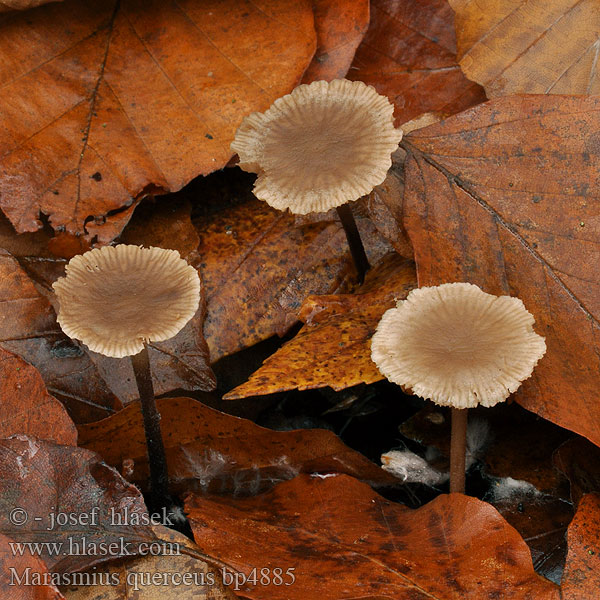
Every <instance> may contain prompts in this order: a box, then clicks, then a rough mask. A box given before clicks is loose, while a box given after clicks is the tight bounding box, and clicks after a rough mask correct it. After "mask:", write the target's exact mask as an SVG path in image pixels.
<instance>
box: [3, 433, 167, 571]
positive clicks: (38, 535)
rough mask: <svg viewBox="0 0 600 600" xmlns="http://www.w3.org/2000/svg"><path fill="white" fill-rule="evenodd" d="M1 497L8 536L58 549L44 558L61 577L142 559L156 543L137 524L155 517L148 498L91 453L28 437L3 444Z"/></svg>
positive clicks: (42, 555)
mask: <svg viewBox="0 0 600 600" xmlns="http://www.w3.org/2000/svg"><path fill="white" fill-rule="evenodd" d="M0 490H2V494H1V495H0V532H1V533H4V534H6V535H8V536H9V537H11V538H13V539H14V540H15V541H18V542H42V543H43V542H48V543H52V542H55V543H56V544H57V545H56V546H54V547H49V546H48V545H45V546H41V547H38V548H37V550H39V552H37V550H36V555H37V556H39V557H40V558H41V559H42V560H43V561H44V562H45V563H46V565H47V566H48V568H50V569H51V570H52V571H54V572H62V573H68V572H74V571H79V570H82V569H86V568H88V567H90V566H92V565H94V564H97V563H100V562H104V561H107V560H112V559H114V558H118V557H119V556H124V555H125V556H127V555H130V556H134V555H137V554H139V553H140V552H143V548H142V547H141V546H140V544H142V543H151V542H153V541H155V539H156V538H155V536H154V533H153V532H152V529H151V528H150V527H148V526H144V525H143V524H136V523H135V522H134V519H135V518H141V517H142V515H145V516H146V517H147V516H148V515H147V511H146V507H145V505H144V501H143V498H142V495H141V493H140V491H139V490H138V489H137V488H136V487H135V486H133V485H131V484H129V483H127V482H126V481H125V480H124V479H122V478H121V476H120V475H119V474H118V473H117V472H116V471H114V469H111V468H110V467H108V466H106V465H105V464H104V463H102V462H100V461H99V459H98V457H97V455H95V454H94V453H93V452H90V451H89V450H83V449H81V448H73V447H70V446H58V445H56V444H53V443H50V442H44V441H41V440H37V439H35V438H28V437H26V436H21V435H18V436H13V437H11V438H9V439H6V440H0ZM15 511H17V512H15ZM60 513H64V515H62V516H61V515H60ZM15 515H18V516H15ZM65 515H66V517H65ZM64 518H68V520H69V522H65V523H64V524H63V521H62V519H64ZM15 519H18V521H16V520H15ZM118 519H121V520H122V521H123V522H122V523H119V522H118ZM111 544H115V546H112V545H111ZM24 551H25V553H27V552H33V551H30V550H28V549H27V548H26V549H25V550H24Z"/></svg>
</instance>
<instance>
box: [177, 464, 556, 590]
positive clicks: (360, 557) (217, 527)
mask: <svg viewBox="0 0 600 600" xmlns="http://www.w3.org/2000/svg"><path fill="white" fill-rule="evenodd" d="M186 512H187V513H188V514H189V517H190V520H191V523H192V529H193V531H194V537H195V539H196V543H197V544H198V545H199V546H200V547H201V548H202V549H203V551H204V552H206V553H208V554H210V555H212V556H217V557H219V558H220V559H221V560H222V561H224V562H226V563H227V564H229V565H230V566H231V568H233V569H235V570H236V571H238V572H241V573H243V574H245V575H246V576H249V575H250V573H251V571H252V569H253V568H257V570H258V571H259V572H260V569H261V567H263V568H267V569H271V570H272V569H273V568H274V567H279V568H281V569H282V570H283V574H284V581H283V584H282V585H276V584H274V583H271V584H269V583H270V581H273V579H272V578H271V579H270V581H267V580H266V579H265V580H264V581H263V582H261V581H260V579H259V581H258V582H257V583H256V584H253V583H247V584H246V585H243V586H241V587H240V588H239V589H240V591H239V592H238V593H241V594H242V595H243V596H244V598H251V599H252V600H259V599H263V598H265V599H266V598H269V600H279V599H281V600H296V599H297V598H302V599H304V598H321V599H322V600H338V599H339V598H359V597H360V598H365V599H367V598H368V599H372V600H375V598H377V599H380V598H381V599H383V598H385V599H386V600H387V599H388V598H390V599H391V598H393V599H394V600H449V599H450V598H452V599H456V600H462V599H464V598H473V599H476V598H477V599H478V598H502V599H503V600H509V599H514V600H516V599H519V600H526V599H527V600H531V599H534V598H535V600H558V599H559V597H560V596H559V591H558V588H557V587H556V586H555V585H554V584H552V583H550V582H549V581H547V580H545V579H543V578H542V577H539V576H538V575H536V574H535V573H534V571H533V566H532V564H531V555H530V554H529V549H528V548H527V545H526V544H525V542H524V541H523V539H522V538H521V537H520V536H519V534H518V533H517V532H516V531H515V530H514V529H513V528H512V527H510V526H509V525H508V524H507V523H506V521H504V519H503V518H502V517H501V516H500V515H499V514H498V512H497V511H496V510H495V509H494V508H493V507H492V506H490V505H489V504H486V503H485V502H481V501H480V500H477V499H475V498H470V497H468V496H461V495H458V494H452V495H449V496H448V495H443V496H439V497H438V498H436V499H435V500H433V501H432V502H430V503H429V504H427V505H425V506H423V507H421V508H419V509H417V510H411V509H408V508H406V507H404V506H402V505H400V504H394V503H393V502H389V501H388V500H385V499H384V498H382V497H381V496H378V495H377V494H376V493H375V492H373V491H372V490H371V488H369V487H368V486H366V485H364V484H362V483H360V482H358V481H356V480H355V479H352V478H351V477H347V476H345V475H338V476H335V477H330V478H327V479H321V478H318V477H316V478H315V477H310V476H307V475H303V476H299V477H297V478H296V479H293V480H292V481H289V482H286V483H282V484H280V485H278V486H277V487H276V488H275V489H274V490H273V491H271V492H268V493H265V494H261V495H260V496H256V497H254V498H245V499H234V498H219V497H213V498H203V497H200V496H193V495H192V496H189V497H188V499H187V501H186ZM288 568H289V569H292V573H293V575H294V576H295V581H294V583H293V584H292V585H289V583H290V580H291V579H290V576H289V574H287V573H286V571H287V569H288ZM270 574H271V573H270ZM286 583H287V584H288V585H285V584H286Z"/></svg>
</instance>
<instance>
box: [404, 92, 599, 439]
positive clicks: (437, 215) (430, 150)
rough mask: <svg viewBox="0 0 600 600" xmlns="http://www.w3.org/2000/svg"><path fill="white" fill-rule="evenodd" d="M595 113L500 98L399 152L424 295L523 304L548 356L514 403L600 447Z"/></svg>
mask: <svg viewBox="0 0 600 600" xmlns="http://www.w3.org/2000/svg"><path fill="white" fill-rule="evenodd" d="M599 109H600V101H599V100H598V99H597V98H584V97H573V98H567V97H561V98H558V97H554V96H525V97H510V98H500V99H497V100H494V101H491V102H488V103H486V104H483V105H480V106H478V107H475V108H473V109H471V110H467V111H465V112H463V113H461V114H459V115H456V116H454V117H451V118H449V119H447V120H445V121H442V122H440V123H438V124H435V125H432V126H430V127H427V128H425V129H419V130H417V131H414V132H412V133H410V134H408V135H407V136H406V137H405V138H404V140H403V142H402V144H403V145H404V147H405V149H406V150H407V151H408V152H409V157H408V158H407V163H406V189H405V216H404V223H405V226H406V229H407V231H408V233H409V235H410V237H411V240H412V243H413V246H414V248H415V255H416V262H417V274H418V279H419V285H422V286H423V285H425V286H426V285H437V284H440V283H444V282H451V281H469V282H471V283H474V284H477V285H479V286H480V287H481V288H482V289H483V290H484V291H486V292H489V293H492V294H497V295H501V294H509V295H513V296H518V297H519V298H521V299H522V300H523V302H524V303H525V306H526V307H527V309H528V310H529V311H530V312H531V313H532V314H533V315H534V317H535V321H536V324H535V329H536V331H537V332H538V333H540V334H541V335H543V336H545V338H546V345H547V347H548V351H547V353H546V355H545V356H544V358H542V360H541V361H540V363H539V364H538V366H537V367H536V369H535V371H534V373H533V376H532V377H531V378H530V379H528V380H526V381H525V382H524V383H523V385H522V386H521V388H520V390H519V391H518V392H517V393H516V395H515V398H516V400H517V401H518V402H519V403H520V404H521V405H522V406H524V407H525V408H527V409H528V410H531V411H533V412H536V413H537V414H539V415H540V416H542V417H544V418H545V419H548V420H550V421H553V422H554V423H557V424H559V425H561V426H562V427H566V428H568V429H571V430H573V431H576V432H578V433H580V434H581V435H583V436H585V437H587V438H589V439H590V440H591V441H593V442H594V443H596V444H600V425H599V424H600V403H599V402H598V400H597V398H598V394H597V388H598V368H599V366H600V364H599V357H600V352H599V351H598V347H597V341H596V336H597V335H598V325H599V324H598V317H599V316H600V302H599V295H598V293H597V286H598V283H597V273H598V269H597V268H596V267H597V265H598V261H599V260H600V254H599V252H598V245H597V242H596V240H597V239H598V236H599V234H600V221H599V220H598V217H597V215H598V198H599V197H600V178H599V177H598V172H599V167H600V143H599V141H598V140H599V138H598V134H597V131H598V129H599V128H600V121H599V117H598V115H599V114H600V113H599Z"/></svg>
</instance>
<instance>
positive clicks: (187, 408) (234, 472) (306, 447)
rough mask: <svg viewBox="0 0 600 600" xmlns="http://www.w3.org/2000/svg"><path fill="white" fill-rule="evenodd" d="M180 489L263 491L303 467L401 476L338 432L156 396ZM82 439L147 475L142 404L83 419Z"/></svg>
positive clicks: (387, 480)
mask: <svg viewBox="0 0 600 600" xmlns="http://www.w3.org/2000/svg"><path fill="white" fill-rule="evenodd" d="M157 405H158V409H159V411H160V413H161V429H162V432H163V439H164V442H165V449H166V453H167V462H168V463H169V474H170V478H171V486H172V489H173V491H174V492H175V493H184V492H185V491H190V490H197V491H202V492H206V491H212V492H217V493H231V492H233V493H235V494H241V495H248V494H256V493H258V492H259V491H262V490H264V489H268V488H270V487H272V486H273V485H274V484H275V483H277V482H278V481H285V480H288V479H291V478H293V477H295V476H296V475H297V474H298V473H313V472H317V473H328V472H341V473H347V474H350V475H353V476H355V477H359V478H361V479H363V480H365V481H369V482H371V483H372V484H374V485H379V486H381V485H393V484H395V483H396V482H395V479H394V478H393V477H391V476H390V475H389V474H388V473H386V472H385V471H383V470H381V469H380V468H379V467H378V466H376V465H375V464H373V463H372V462H371V461H369V460H368V459H367V458H365V457H364V456H362V455H361V454H360V453H358V452H356V451H354V450H351V449H350V448H348V447H347V446H345V445H344V444H343V442H342V441H341V440H340V439H339V438H338V437H337V436H336V435H335V434H334V433H332V432H331V431H326V430H323V429H313V430H306V429H301V430H296V431H272V430H270V429H266V428H264V427H259V426H258V425H255V424H254V423H252V422H251V421H247V420H245V419H241V418H238V417H233V416H231V415H227V414H225V413H221V412H219V411H217V410H214V409H212V408H209V407H208V406H205V405H203V404H201V403H200V402H197V401H195V400H192V399H191V398H165V399H159V400H158V401H157ZM79 435H80V439H79V443H80V445H82V446H83V447H85V448H88V449H90V450H93V451H95V452H98V453H99V454H100V455H101V456H102V457H103V458H104V460H105V461H106V462H107V463H108V464H110V465H113V466H114V467H117V468H121V467H122V465H123V461H124V460H132V461H133V472H132V473H131V475H130V476H129V478H130V479H131V481H133V482H134V483H136V484H137V485H140V486H142V487H145V486H146V482H147V480H148V461H147V458H146V442H145V438H144V430H143V426H142V416H141V412H140V409H139V406H138V403H135V404H132V405H131V406H128V407H127V408H125V409H124V410H122V411H121V412H119V413H117V414H116V415H114V416H113V417H110V418H109V419H105V420H103V421H100V422H98V423H92V424H89V425H83V426H81V427H80V429H79Z"/></svg>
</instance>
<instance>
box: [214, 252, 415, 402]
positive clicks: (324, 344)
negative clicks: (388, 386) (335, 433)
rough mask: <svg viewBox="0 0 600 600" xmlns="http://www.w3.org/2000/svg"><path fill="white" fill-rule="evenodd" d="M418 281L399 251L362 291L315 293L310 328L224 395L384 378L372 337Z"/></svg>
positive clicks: (308, 306)
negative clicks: (385, 315) (376, 361)
mask: <svg viewBox="0 0 600 600" xmlns="http://www.w3.org/2000/svg"><path fill="white" fill-rule="evenodd" d="M416 285H417V282H416V276H415V272H414V263H413V262H412V261H410V260H407V259H404V258H402V257H400V256H399V255H398V254H395V253H394V254H390V255H388V256H387V257H386V258H385V259H383V260H382V261H381V262H380V263H379V264H378V265H377V266H376V267H374V268H373V269H372V270H370V271H368V272H367V276H366V279H365V283H364V284H363V285H362V286H361V287H359V288H358V290H357V291H356V293H354V294H341V295H332V296H309V297H308V298H307V299H306V300H305V301H304V303H303V305H302V307H301V309H300V317H301V319H302V320H303V321H304V322H305V323H306V324H305V325H304V327H303V328H302V329H301V330H300V331H299V332H298V333H297V334H296V336H295V337H294V338H293V339H292V340H290V341H289V342H287V343H286V344H284V345H283V346H282V348H281V349H279V350H278V351H277V352H275V354H273V355H271V356H270V357H269V358H267V360H265V362H264V363H263V365H262V366H261V367H260V369H259V370H258V371H256V372H255V373H253V374H252V375H251V377H250V379H249V380H248V381H247V382H246V383H243V384H242V385H240V386H238V387H237V388H235V389H233V390H231V391H230V392H228V393H227V394H225V396H224V397H223V398H224V399H226V400H234V399H238V398H246V397H248V396H260V395H263V394H273V393H275V392H281V391H283V390H292V389H299V390H306V389H313V388H319V387H326V386H329V387H332V388H333V389H334V390H341V389H344V388H347V387H351V386H353V385H358V384H359V383H374V382H375V381H379V380H381V379H383V375H381V373H380V372H379V370H378V369H377V367H376V366H375V364H374V363H373V361H372V360H371V347H370V340H371V336H372V335H373V333H375V328H376V327H377V324H378V323H379V320H380V319H381V316H382V315H383V313H384V312H385V311H386V310H387V309H388V308H392V307H393V306H395V303H396V300H400V299H402V298H405V297H406V295H407V294H408V292H409V291H410V290H412V289H413V288H415V287H416Z"/></svg>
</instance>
